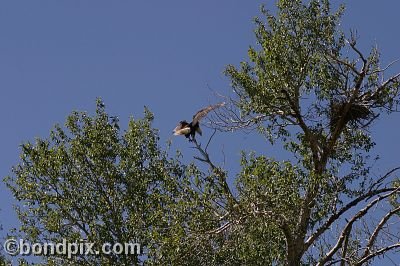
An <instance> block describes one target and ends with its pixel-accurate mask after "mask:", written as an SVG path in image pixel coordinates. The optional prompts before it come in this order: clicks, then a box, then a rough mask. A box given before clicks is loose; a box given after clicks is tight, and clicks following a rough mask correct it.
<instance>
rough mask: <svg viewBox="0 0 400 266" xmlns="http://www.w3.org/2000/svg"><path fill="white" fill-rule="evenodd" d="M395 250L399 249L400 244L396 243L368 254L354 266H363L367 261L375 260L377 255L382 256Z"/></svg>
mask: <svg viewBox="0 0 400 266" xmlns="http://www.w3.org/2000/svg"><path fill="white" fill-rule="evenodd" d="M395 248H400V243H396V244H393V245H390V246H387V247H384V248H381V249H379V250H377V251H375V252H373V253H371V254H369V255H368V256H366V257H363V258H362V259H361V260H359V261H358V262H357V263H355V264H354V265H357V266H358V265H363V264H364V263H365V262H367V261H369V260H370V259H372V258H375V257H376V256H379V255H382V254H383V253H385V252H388V251H390V250H392V249H395Z"/></svg>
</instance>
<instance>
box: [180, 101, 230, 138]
mask: <svg viewBox="0 0 400 266" xmlns="http://www.w3.org/2000/svg"><path fill="white" fill-rule="evenodd" d="M224 105H225V103H219V104H215V105H210V106H207V107H205V108H203V109H201V110H200V111H198V112H197V113H196V114H195V115H194V116H193V120H192V122H190V123H188V122H187V121H186V120H183V121H180V122H179V124H178V125H177V126H176V127H175V129H174V135H176V136H179V135H184V136H185V137H186V138H188V139H189V141H191V140H193V139H194V138H195V136H196V133H199V134H200V136H201V135H202V131H201V129H200V120H201V119H202V118H204V117H205V116H206V115H207V114H208V113H209V112H211V111H212V110H214V109H216V108H219V107H221V106H224Z"/></svg>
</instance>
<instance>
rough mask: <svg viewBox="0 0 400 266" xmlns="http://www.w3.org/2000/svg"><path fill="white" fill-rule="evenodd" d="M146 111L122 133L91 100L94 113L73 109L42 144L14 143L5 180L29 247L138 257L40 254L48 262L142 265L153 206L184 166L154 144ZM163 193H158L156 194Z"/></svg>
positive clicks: (172, 188) (167, 194)
mask: <svg viewBox="0 0 400 266" xmlns="http://www.w3.org/2000/svg"><path fill="white" fill-rule="evenodd" d="M152 119H153V116H152V114H151V113H150V112H149V111H148V110H146V111H145V116H144V118H143V119H137V120H135V119H133V118H132V119H131V120H130V122H129V126H128V129H127V130H126V131H125V132H123V133H121V132H120V129H119V122H118V119H117V118H116V117H111V116H109V115H108V114H107V113H106V112H105V107H104V104H103V103H102V102H101V100H98V101H97V109H96V114H95V115H94V116H90V115H89V114H87V113H85V112H73V113H72V114H71V115H70V116H69V117H68V119H67V122H66V123H65V127H62V126H59V125H57V126H55V128H54V130H52V131H51V134H50V137H49V138H47V139H41V138H38V139H37V140H36V142H35V143H30V142H27V143H24V144H23V145H21V148H22V152H21V162H20V163H19V164H18V165H17V166H15V167H14V168H13V172H14V175H13V176H10V177H7V178H6V179H5V182H6V183H7V185H8V186H9V188H10V189H11V191H12V192H13V194H14V196H15V198H16V199H17V200H18V201H20V202H21V204H19V205H18V206H17V208H16V210H17V213H18V217H19V219H20V221H21V223H22V227H21V228H20V231H21V236H19V237H22V238H23V239H25V240H27V241H29V242H30V243H36V242H51V243H54V244H55V243H62V241H63V239H65V240H66V241H67V242H69V243H74V242H77V243H82V242H87V243H94V248H93V250H94V251H95V250H97V251H101V245H102V244H104V243H110V244H115V243H121V244H124V243H139V244H140V245H141V248H142V250H138V251H137V253H138V254H133V255H131V254H125V253H122V254H109V255H107V254H103V253H102V252H100V254H99V255H96V254H91V253H90V254H80V255H79V254H78V255H74V256H72V258H68V257H67V254H64V255H63V254H55V255H54V256H44V258H45V261H47V264H48V265H132V264H138V263H140V261H141V257H140V255H141V254H142V253H143V252H144V250H143V249H145V248H146V246H147V244H148V243H149V241H148V239H149V238H150V236H151V235H150V233H149V230H148V229H149V225H151V224H152V221H158V220H162V219H164V217H165V216H164V213H160V212H159V211H158V209H160V208H161V206H163V205H168V204H171V203H172V202H175V201H176V197H175V195H174V194H177V193H178V192H179V191H180V190H181V188H180V187H178V186H177V185H178V184H179V183H178V181H179V180H181V178H180V176H182V175H183V174H182V173H183V168H182V166H181V165H180V163H179V162H177V161H174V160H170V159H167V157H166V154H165V152H162V151H161V150H160V148H159V146H158V135H157V131H156V130H155V129H153V128H152V127H151V121H152ZM160 191H162V192H163V193H160ZM134 251H136V250H134Z"/></svg>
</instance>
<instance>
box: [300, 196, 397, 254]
mask: <svg viewBox="0 0 400 266" xmlns="http://www.w3.org/2000/svg"><path fill="white" fill-rule="evenodd" d="M397 189H398V188H384V189H379V190H373V191H369V192H368V193H365V194H364V195H361V196H359V197H358V198H356V199H354V200H352V201H351V202H349V203H348V204H346V205H345V206H344V207H342V208H341V209H340V210H339V211H338V212H336V213H335V214H333V215H331V216H330V217H329V219H328V220H327V221H326V222H325V223H324V224H323V225H322V226H321V227H320V228H318V229H317V230H316V231H315V232H314V233H313V234H312V235H311V236H310V237H309V238H308V239H307V241H306V242H305V247H306V248H308V247H309V246H310V245H312V244H313V243H314V241H315V240H316V239H317V238H318V237H319V236H321V235H322V234H323V233H324V232H325V231H326V230H328V229H329V228H330V226H331V225H332V224H333V223H334V222H335V221H336V220H337V219H339V218H340V217H341V216H342V215H343V214H344V213H345V212H347V211H348V210H350V209H351V208H352V207H354V206H356V205H357V204H358V203H360V202H361V201H363V200H365V199H368V198H370V197H373V196H376V195H379V194H381V193H385V192H393V191H395V190H397Z"/></svg>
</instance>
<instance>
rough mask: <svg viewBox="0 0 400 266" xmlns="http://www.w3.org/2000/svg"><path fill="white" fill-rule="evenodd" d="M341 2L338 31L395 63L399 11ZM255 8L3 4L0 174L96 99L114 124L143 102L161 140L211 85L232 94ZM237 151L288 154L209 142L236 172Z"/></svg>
mask: <svg viewBox="0 0 400 266" xmlns="http://www.w3.org/2000/svg"><path fill="white" fill-rule="evenodd" d="M348 2H349V3H348V4H347V10H346V13H345V16H344V20H343V28H344V29H345V30H348V29H350V28H354V29H357V30H358V33H359V35H360V40H359V43H360V45H361V47H362V49H363V50H364V51H367V49H369V48H370V47H371V46H372V45H373V44H375V43H377V44H378V46H379V48H380V50H381V52H382V55H383V57H382V59H383V60H382V62H383V63H388V62H390V61H391V60H393V59H397V58H400V49H399V47H400V34H399V30H398V10H400V2H399V1H395V0H392V1H384V3H385V4H383V2H379V1H373V0H365V1H348ZM262 3H265V4H266V5H267V7H268V6H271V7H272V5H273V3H274V1H248V0H241V1H239V0H218V1H215V0H204V1H187V0H180V1H132V0H131V1H128V0H120V1H104V0H68V1H66V0H64V1H52V0H41V1H39V0H37V1H19V0H13V1H11V0H7V1H6V0H4V1H1V2H0V90H1V96H0V112H1V114H2V116H1V119H2V123H1V124H2V127H1V131H0V141H1V149H0V162H1V163H0V177H1V178H2V177H4V176H6V175H9V174H10V173H11V166H12V165H15V164H16V163H17V162H18V156H19V145H20V144H21V143H22V142H23V141H28V140H30V141H32V140H33V139H34V138H35V137H47V136H48V134H49V131H50V129H51V128H52V126H53V125H54V124H55V123H61V124H62V123H63V122H64V121H65V118H66V116H67V115H68V114H69V113H70V112H71V111H72V110H86V111H89V112H91V113H93V111H94V110H95V99H96V97H102V98H103V100H104V102H105V104H106V106H107V110H108V112H109V113H110V114H111V115H118V116H119V117H120V120H121V124H122V127H126V124H127V121H128V118H129V117H130V116H132V115H133V116H136V117H137V116H142V111H143V106H144V105H147V106H148V107H149V108H150V109H151V110H152V111H153V112H154V114H155V118H156V119H155V126H156V127H157V128H159V129H160V136H161V141H162V142H165V141H167V140H168V139H169V138H170V137H171V130H172V128H173V127H174V126H175V125H176V123H177V121H179V120H181V119H190V118H191V116H192V114H193V113H194V112H195V111H197V109H198V108H201V107H202V106H204V105H207V104H209V103H211V102H215V101H216V100H215V99H214V96H213V94H212V92H211V91H210V90H209V89H208V86H209V87H211V88H212V89H214V90H216V91H219V92H221V93H228V92H229V91H230V88H229V81H228V80H227V79H226V78H225V77H224V75H223V74H222V71H223V69H224V66H225V65H227V64H237V63H239V62H240V61H242V60H244V59H245V58H246V56H247V48H248V46H249V45H252V44H254V37H253V28H254V24H253V22H252V18H253V17H254V16H257V15H259V7H260V5H261V4H262ZM335 3H340V2H339V1H335ZM393 69H394V70H395V69H397V70H399V71H400V64H397V65H395V66H394V68H393ZM399 118H400V117H399V115H393V116H392V117H391V118H390V119H388V118H387V117H382V118H381V120H380V121H379V122H378V123H377V125H376V126H375V127H374V128H373V130H372V131H371V133H372V134H374V135H375V136H376V140H377V144H378V145H377V148H376V151H377V152H378V153H380V154H381V157H382V161H381V162H380V164H379V168H377V169H376V170H375V171H376V173H377V174H378V173H379V171H383V170H385V169H387V168H389V167H392V166H395V165H400V160H399V156H398V151H399V150H400V143H399V141H398V139H397V137H396V136H398V135H399V131H400V125H399V122H400V119H399ZM209 134H210V132H209V131H207V130H205V135H206V136H207V135H209ZM188 147H189V145H188V143H187V142H186V141H185V140H184V139H183V138H179V139H178V138H175V139H173V149H176V148H180V149H181V150H182V152H183V153H184V154H185V153H186V154H192V151H191V149H189V148H188ZM243 148H244V149H247V150H251V149H256V150H257V151H259V152H263V153H265V154H267V155H269V156H274V155H275V156H278V157H280V158H281V157H284V156H283V155H282V153H281V152H280V149H279V148H275V147H270V146H269V145H268V144H267V143H266V142H265V141H264V140H262V139H261V138H257V137H256V138H254V136H248V135H245V134H230V133H225V134H218V135H217V136H216V138H215V142H214V146H213V150H214V151H215V153H214V154H213V156H214V158H216V159H217V160H221V159H222V154H221V149H224V151H225V155H226V167H227V168H228V169H230V170H231V171H232V172H233V173H234V172H235V171H237V169H238V162H239V161H238V160H239V151H240V150H241V149H243ZM0 191H1V200H0V209H1V211H0V224H1V223H2V224H3V225H4V227H5V229H7V228H10V227H15V226H18V224H17V220H16V218H15V214H14V212H13V210H12V204H14V200H13V199H12V197H11V194H10V193H9V192H8V190H7V189H6V188H5V187H4V185H3V184H0ZM4 233H5V231H3V232H2V234H4Z"/></svg>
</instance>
